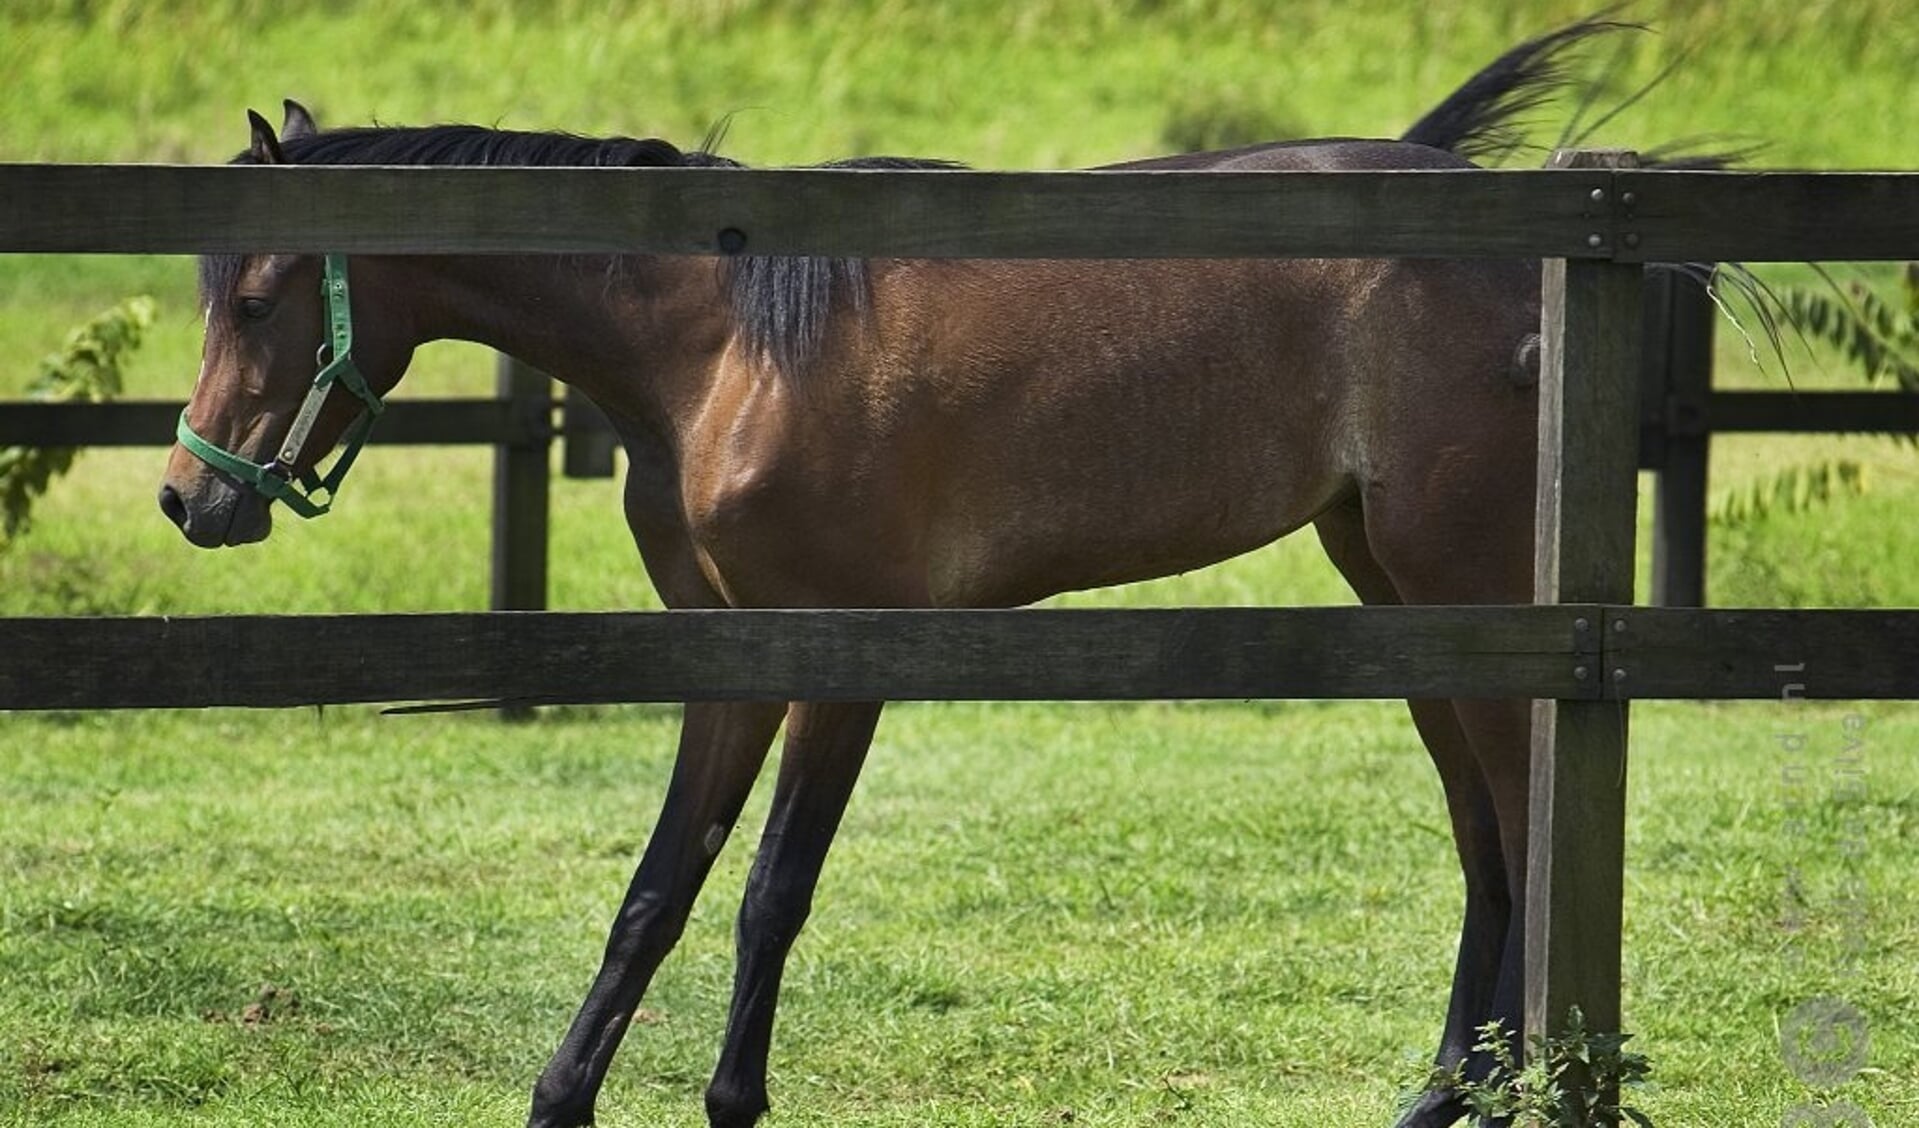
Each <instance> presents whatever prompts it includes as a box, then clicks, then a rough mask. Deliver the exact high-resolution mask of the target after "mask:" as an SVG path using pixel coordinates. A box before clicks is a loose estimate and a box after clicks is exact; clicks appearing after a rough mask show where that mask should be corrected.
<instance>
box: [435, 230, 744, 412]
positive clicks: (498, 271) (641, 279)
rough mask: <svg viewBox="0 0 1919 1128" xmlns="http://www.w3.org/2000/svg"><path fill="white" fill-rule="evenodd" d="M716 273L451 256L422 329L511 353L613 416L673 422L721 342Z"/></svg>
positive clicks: (674, 265)
mask: <svg viewBox="0 0 1919 1128" xmlns="http://www.w3.org/2000/svg"><path fill="white" fill-rule="evenodd" d="M702 268H703V269H702ZM715 279H716V275H715V273H714V271H713V269H712V265H711V262H710V261H709V260H704V259H677V258H651V257H631V258H627V259H624V260H620V261H614V260H610V259H605V258H598V259H580V258H576V257H575V258H557V257H532V258H511V259H507V258H451V259H444V260H440V261H439V262H438V263H436V264H435V267H434V277H433V278H432V279H431V280H429V281H428V282H427V283H426V284H427V285H431V286H435V287H437V293H436V296H435V297H434V298H432V299H431V300H429V302H428V303H427V304H428V305H429V306H430V307H431V313H430V314H429V316H428V319H427V321H428V323H427V324H426V325H425V326H424V328H425V330H426V333H427V336H428V337H429V338H436V337H445V338H455V339H459V340H468V341H477V342H479V343H481V344H484V345H487V346H489V347H491V348H495V349H498V350H500V351H501V352H505V353H510V354H511V355H513V356H515V357H518V358H519V359H521V360H523V361H525V362H526V363H528V364H531V365H533V366H534V367H535V368H538V369H540V370H541V371H543V372H546V373H547V374H549V375H551V376H553V377H554V378H555V379H558V380H561V381H564V382H565V383H568V384H571V385H573V386H574V387H577V388H579V389H580V390H581V391H583V392H585V393H586V394H587V395H588V396H590V397H591V398H592V399H593V400H594V402H595V403H597V404H599V405H600V407H601V408H603V409H604V410H606V411H607V412H608V413H609V414H611V415H613V416H615V417H616V418H618V419H625V420H630V421H633V422H635V423H639V424H642V425H644V426H646V427H648V428H649V429H665V430H670V429H672V427H673V425H674V421H675V420H678V419H682V418H684V417H685V415H686V414H687V413H688V412H689V411H690V410H691V405H692V404H694V403H695V402H697V400H698V399H699V397H700V395H701V390H702V388H703V386H704V383H705V381H706V380H707V379H708V378H709V377H710V374H711V372H712V370H713V368H714V366H715V365H716V363H717V361H718V358H719V355H720V353H721V351H722V350H723V349H724V348H725V344H726V337H727V322H726V320H725V313H724V310H723V308H722V306H721V304H720V300H719V291H718V286H717V282H716V281H715Z"/></svg>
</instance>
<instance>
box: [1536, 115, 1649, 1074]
mask: <svg viewBox="0 0 1919 1128" xmlns="http://www.w3.org/2000/svg"><path fill="white" fill-rule="evenodd" d="M1554 160H1555V163H1562V162H1563V163H1565V164H1567V165H1569V166H1573V167H1580V166H1585V165H1595V166H1601V167H1609V168H1620V167H1631V166H1632V165H1633V164H1636V163H1637V160H1636V158H1635V157H1634V156H1633V155H1632V154H1631V153H1561V154H1556V155H1555V158H1554ZM1643 273H1644V271H1643V269H1642V268H1641V267H1638V266H1635V265H1622V264H1618V263H1610V262H1568V261H1565V260H1555V261H1548V262H1547V263H1546V264H1545V267H1544V270H1543V272H1542V291H1541V300H1542V305H1541V317H1540V322H1541V333H1540V336H1541V341H1540V348H1541V362H1542V363H1541V366H1540V367H1541V372H1540V381H1539V475H1538V485H1537V494H1538V505H1537V509H1536V514H1535V516H1536V521H1537V527H1536V528H1537V531H1536V534H1535V536H1536V538H1537V539H1536V542H1535V548H1536V554H1535V557H1534V582H1535V593H1534V598H1535V599H1536V600H1538V601H1539V602H1541V603H1553V602H1558V601H1562V600H1564V601H1579V602H1603V603H1630V602H1631V601H1632V594H1633V534H1634V527H1635V522H1634V517H1635V509H1636V505H1637V500H1638V489H1637V482H1636V476H1637V468H1638V447H1639V443H1638V439H1639V418H1638V402H1637V401H1638V394H1639V374H1640V370H1641V368H1642V364H1643V357H1642V355H1641V351H1642V350H1641V342H1640V336H1641V325H1640V323H1641V320H1642V318H1643V316H1644V309H1645V298H1644V293H1643V278H1642V276H1643ZM1599 628H1600V624H1599V622H1597V621H1589V622H1588V630H1587V631H1586V632H1585V634H1586V635H1587V636H1588V637H1590V636H1592V635H1593V633H1594V632H1595V631H1598V630H1599ZM1602 633H1603V632H1602ZM1611 672H1612V671H1611V670H1610V669H1609V668H1607V664H1606V663H1603V662H1602V663H1599V668H1598V669H1597V670H1594V671H1593V673H1594V674H1595V675H1596V676H1595V677H1594V679H1593V680H1594V681H1595V682H1602V683H1603V682H1605V681H1607V680H1609V678H1610V676H1611ZM1626 729H1627V716H1626V706H1625V704H1624V703H1623V702H1595V701H1573V700H1539V701H1535V703H1534V706H1533V734H1532V740H1533V745H1532V780H1531V789H1530V826H1529V847H1528V854H1527V880H1526V908H1525V938H1526V939H1525V943H1526V990H1525V1018H1524V1026H1525V1032H1526V1034H1527V1036H1528V1038H1529V1039H1530V1038H1533V1037H1539V1036H1542V1035H1545V1034H1549V1033H1558V1032H1560V1031H1561V1030H1563V1029H1564V1028H1565V1025H1566V1022H1567V1019H1568V1013H1569V1011H1570V1009H1571V1008H1573V1007H1578V1008H1579V1009H1580V1010H1581V1011H1582V1012H1583V1014H1584V1016H1585V1022H1586V1025H1587V1028H1588V1029H1592V1030H1618V1029H1619V1028H1620V1011H1619V995H1620V982H1619V981H1620V951H1621V934H1622V928H1621V926H1622V916H1623V909H1622V901H1623V897H1624V887H1625V832H1626V735H1627V733H1626ZM1527 1049H1528V1053H1529V1054H1530V1053H1531V1052H1532V1046H1531V1045H1530V1041H1529V1044H1528V1047H1527Z"/></svg>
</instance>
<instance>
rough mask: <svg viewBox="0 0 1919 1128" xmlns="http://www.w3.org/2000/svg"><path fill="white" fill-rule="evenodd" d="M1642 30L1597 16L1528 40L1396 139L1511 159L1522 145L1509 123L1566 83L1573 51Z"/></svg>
mask: <svg viewBox="0 0 1919 1128" xmlns="http://www.w3.org/2000/svg"><path fill="white" fill-rule="evenodd" d="M1643 30H1645V28H1644V26H1643V25H1640V24H1634V23H1625V22H1622V21H1619V20H1613V19H1608V18H1607V16H1606V14H1605V13H1601V14H1599V15H1596V16H1588V17H1587V18H1586V19H1583V20H1580V21H1579V22H1578V23H1576V24H1571V25H1569V26H1566V27H1562V28H1560V29H1559V30H1558V31H1554V32H1549V33H1548V34H1546V35H1542V36H1540V37H1539V38H1537V39H1529V40H1527V41H1526V42H1524V43H1521V44H1520V45H1519V46H1517V47H1514V48H1513V49H1512V50H1510V51H1508V52H1506V53H1505V54H1503V55H1501V56H1499V57H1498V58H1497V59H1494V60H1493V61H1492V62H1491V63H1488V64H1487V65H1486V66H1485V67H1484V68H1483V69H1482V70H1480V72H1479V73H1478V74H1475V75H1473V76H1472V77H1471V78H1469V79H1467V80H1466V81H1465V83H1463V84H1462V85H1461V86H1460V87H1459V89H1457V90H1455V91H1453V92H1452V93H1451V94H1450V95H1448V96H1447V97H1446V100H1445V101H1443V102H1441V103H1440V104H1439V105H1437V106H1435V107H1433V109H1432V111H1431V112H1430V113H1428V114H1427V115H1426V116H1425V117H1422V118H1420V119H1419V120H1418V121H1416V122H1414V123H1413V126H1412V128H1411V129H1408V130H1407V131H1406V132H1405V134H1404V135H1403V136H1401V137H1400V140H1402V141H1410V142H1412V143H1413V144H1416V145H1427V146H1430V147H1432V148H1434V149H1444V150H1446V151H1447V152H1449V153H1457V154H1459V155H1460V156H1462V157H1470V158H1473V159H1475V160H1482V159H1483V160H1487V161H1497V160H1499V159H1501V158H1503V157H1506V156H1509V155H1511V154H1512V153H1513V152H1514V151H1515V150H1517V149H1518V148H1519V147H1520V146H1521V144H1523V139H1522V138H1521V136H1520V133H1519V130H1518V127H1517V124H1516V123H1515V122H1514V120H1513V119H1514V118H1516V117H1518V116H1519V115H1520V114H1523V113H1525V112H1527V111H1528V110H1534V109H1537V108H1539V106H1541V105H1542V104H1544V103H1545V102H1547V101H1548V100H1550V99H1551V98H1552V96H1553V95H1554V94H1555V93H1557V92H1558V91H1559V90H1560V89H1561V88H1562V87H1564V86H1565V85H1566V83H1567V81H1568V79H1567V75H1566V56H1567V54H1568V53H1569V52H1570V51H1571V50H1572V49H1573V48H1575V47H1577V46H1579V45H1580V44H1582V43H1584V42H1585V41H1586V40H1588V39H1590V38H1592V37H1594V36H1597V35H1605V34H1608V33H1611V32H1615V31H1643Z"/></svg>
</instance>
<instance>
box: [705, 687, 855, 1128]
mask: <svg viewBox="0 0 1919 1128" xmlns="http://www.w3.org/2000/svg"><path fill="white" fill-rule="evenodd" d="M879 716H880V703H878V702H872V703H867V704H830V705H828V704H818V705H795V706H794V707H793V712H792V715H791V717H789V718H788V721H787V728H786V747H785V749H784V750H783V751H782V752H781V753H780V774H779V781H778V784H777V785H776V786H775V789H774V792H773V809H772V810H771V812H769V813H768V815H767V819H766V830H765V832H764V834H763V836H762V838H761V840H760V853H759V857H758V858H757V859H755V861H754V863H753V873H752V876H750V877H749V878H748V879H747V883H746V897H745V899H744V900H743V901H742V902H741V905H740V918H739V935H738V941H739V965H738V971H737V973H736V978H735V980H734V984H733V1007H732V1010H731V1011H730V1012H729V1014H728V1016H727V1022H726V1045H725V1048H724V1049H722V1050H721V1051H720V1062H719V1067H718V1068H717V1069H716V1070H715V1071H714V1073H713V1083H712V1084H711V1085H710V1086H708V1088H707V1091H706V1114H707V1117H708V1119H709V1120H711V1122H712V1124H713V1125H714V1128H747V1126H749V1125H751V1124H752V1123H753V1122H754V1121H755V1120H756V1119H758V1118H759V1115H760V1114H761V1113H762V1112H765V1111H766V1108H767V1100H766V1057H767V1052H768V1050H769V1048H770V1047H771V1044H772V1039H773V1010H774V1007H775V1006H776V1005H777V1004H778V1001H779V991H780V975H781V973H782V972H783V971H784V970H785V966H786V954H787V952H788V950H790V949H791V947H792V945H793V941H794V939H795V938H796V937H798V935H799V932H800V926H801V925H802V924H804V923H805V921H806V917H807V914H808V912H809V911H810V910H811V908H812V904H813V889H814V887H815V885H817V884H818V882H819V876H820V868H821V866H823V865H824V864H825V862H826V851H827V848H828V847H829V846H831V845H832V843H833V835H834V833H835V832H836V831H838V829H839V825H840V816H841V815H842V814H843V813H844V812H845V810H846V803H847V800H848V799H850V798H851V797H852V794H853V785H854V783H855V782H856V781H857V780H858V779H859V774H860V767H861V766H862V765H863V764H864V763H865V762H866V750H867V748H868V747H869V746H870V745H871V744H872V740H873V729H874V727H875V726H876V725H877V724H878V723H879Z"/></svg>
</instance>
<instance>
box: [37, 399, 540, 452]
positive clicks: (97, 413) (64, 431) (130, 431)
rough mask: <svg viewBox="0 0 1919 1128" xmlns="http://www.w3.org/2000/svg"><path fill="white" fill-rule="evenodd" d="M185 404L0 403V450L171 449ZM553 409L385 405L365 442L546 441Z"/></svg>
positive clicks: (488, 402) (478, 403)
mask: <svg viewBox="0 0 1919 1128" xmlns="http://www.w3.org/2000/svg"><path fill="white" fill-rule="evenodd" d="M182 406H183V405H182V404H180V403H177V402H169V401H158V402H156V401H151V400H119V401H115V402H113V403H30V402H21V401H11V402H4V403H0V446H26V447H125V446H136V447H144V446H155V447H157V446H171V445H172V444H173V428H174V425H175V424H176V423H177V422H178V421H179V419H180V408H181V407H182ZM553 430H554V428H553V422H552V411H551V407H550V406H549V408H548V409H547V410H546V411H545V412H544V413H541V414H537V415H529V414H528V413H527V412H526V410H525V407H524V405H516V404H508V403H506V402H503V401H501V400H497V399H478V398H472V399H434V400H407V399H402V400H390V401H388V402H387V409H386V412H385V414H383V415H381V416H380V421H379V423H378V424H377V425H375V427H374V428H373V433H372V434H371V436H370V437H369V439H368V441H369V442H372V443H376V444H383V445H401V446H405V445H421V446H450V445H460V444H465V443H524V442H544V441H546V439H548V438H550V437H551V436H552V434H553Z"/></svg>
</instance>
